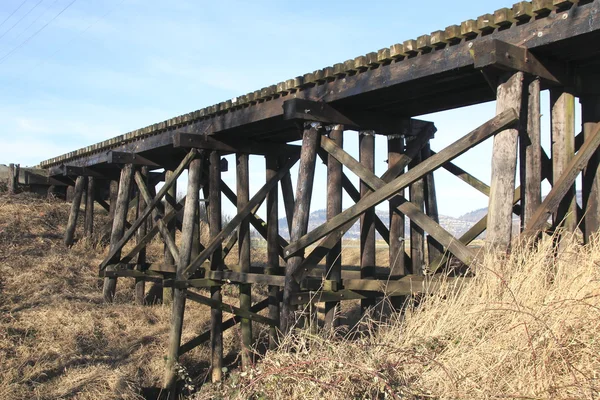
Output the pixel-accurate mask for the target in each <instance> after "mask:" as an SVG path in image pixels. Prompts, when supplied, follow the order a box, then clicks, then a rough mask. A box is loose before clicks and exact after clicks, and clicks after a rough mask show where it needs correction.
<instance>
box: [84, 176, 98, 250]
mask: <svg viewBox="0 0 600 400" xmlns="http://www.w3.org/2000/svg"><path fill="white" fill-rule="evenodd" d="M95 197H96V184H95V181H94V177H93V176H89V177H88V178H87V196H86V202H85V236H87V237H89V238H91V237H92V234H93V233H94V200H95Z"/></svg>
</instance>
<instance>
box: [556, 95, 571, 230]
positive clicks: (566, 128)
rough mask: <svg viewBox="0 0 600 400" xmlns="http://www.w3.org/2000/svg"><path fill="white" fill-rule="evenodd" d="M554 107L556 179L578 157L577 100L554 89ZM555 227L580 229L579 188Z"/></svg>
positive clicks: (558, 213) (558, 214)
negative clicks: (578, 213) (576, 150)
mask: <svg viewBox="0 0 600 400" xmlns="http://www.w3.org/2000/svg"><path fill="white" fill-rule="evenodd" d="M550 106H551V108H552V117H551V125H552V176H554V177H555V178H556V179H558V177H559V176H560V175H561V174H562V173H563V172H564V170H565V167H566V166H567V164H568V163H569V161H570V160H571V158H573V156H574V154H575V97H574V96H573V95H572V94H570V93H568V92H566V91H564V90H563V89H560V88H556V89H555V88H553V89H550ZM553 220H554V226H562V227H563V228H564V229H565V230H566V231H568V232H574V231H575V229H576V227H577V204H576V203H575V185H573V187H572V188H571V189H570V190H569V191H568V192H567V194H566V195H565V197H564V198H563V200H562V201H561V203H560V205H559V206H558V210H557V211H556V213H555V214H554V218H553Z"/></svg>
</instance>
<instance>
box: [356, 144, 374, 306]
mask: <svg viewBox="0 0 600 400" xmlns="http://www.w3.org/2000/svg"><path fill="white" fill-rule="evenodd" d="M358 147H359V151H358V156H359V161H360V163H361V164H362V165H363V166H364V167H365V168H366V169H368V170H369V171H371V172H375V135H374V134H373V133H372V132H359V136H358ZM369 193H371V189H370V188H369V186H368V185H367V184H366V183H365V182H363V181H362V180H361V181H360V197H361V198H363V197H365V196H367V195H368V194H369ZM374 271H375V208H371V209H369V210H367V211H366V212H365V213H364V214H363V215H361V217H360V277H361V278H369V277H373V276H374ZM360 304H361V308H362V309H363V310H364V309H366V308H368V307H372V306H374V305H375V300H374V299H363V300H361V302H360Z"/></svg>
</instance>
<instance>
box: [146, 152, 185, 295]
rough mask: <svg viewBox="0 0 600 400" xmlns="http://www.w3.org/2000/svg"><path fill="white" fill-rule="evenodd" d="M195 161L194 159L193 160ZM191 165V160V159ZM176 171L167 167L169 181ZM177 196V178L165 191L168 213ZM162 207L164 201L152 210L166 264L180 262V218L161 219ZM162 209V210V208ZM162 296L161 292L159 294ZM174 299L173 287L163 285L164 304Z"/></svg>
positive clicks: (166, 211)
mask: <svg viewBox="0 0 600 400" xmlns="http://www.w3.org/2000/svg"><path fill="white" fill-rule="evenodd" d="M192 161H193V160H192ZM190 165H191V161H190ZM173 173H174V171H173V170H170V169H167V168H165V179H166V180H167V181H168V180H169V179H170V178H171V177H172V176H173ZM176 197H177V181H176V180H175V181H174V182H173V184H172V185H171V187H170V188H169V190H167V193H165V205H164V213H163V214H166V213H168V212H170V211H171V210H173V208H174V204H175V202H176ZM160 208H162V203H161V204H157V206H156V208H155V209H154V211H153V212H152V215H153V219H154V221H155V223H156V224H157V225H158V230H159V232H160V235H161V236H162V238H163V241H164V247H163V257H164V260H165V264H175V263H177V262H178V260H179V258H180V255H179V250H178V249H177V246H176V245H175V236H176V231H177V221H178V219H179V218H177V217H175V218H173V219H172V220H171V221H169V222H168V223H165V222H163V221H161V220H160V217H161V215H160V211H159V209H160ZM161 211H162V210H161ZM159 297H160V294H159ZM172 300H173V289H172V288H170V287H163V290H162V302H163V304H171V301H172Z"/></svg>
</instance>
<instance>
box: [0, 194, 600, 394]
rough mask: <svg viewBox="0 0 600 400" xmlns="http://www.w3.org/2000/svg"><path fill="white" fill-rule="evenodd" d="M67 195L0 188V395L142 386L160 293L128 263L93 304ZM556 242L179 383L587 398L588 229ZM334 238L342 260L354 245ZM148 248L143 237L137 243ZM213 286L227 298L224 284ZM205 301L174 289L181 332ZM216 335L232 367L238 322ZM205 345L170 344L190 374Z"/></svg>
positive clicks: (596, 350)
mask: <svg viewBox="0 0 600 400" xmlns="http://www.w3.org/2000/svg"><path fill="white" fill-rule="evenodd" d="M68 208H69V206H68V205H67V204H65V203H62V202H55V201H51V202H50V201H47V200H42V199H34V198H31V197H29V196H28V195H26V194H21V195H19V196H16V197H13V198H10V199H9V198H7V197H4V196H2V195H0V365H2V368H1V369H0V399H30V398H34V399H56V398H77V399H98V398H103V399H105V398H106V399H111V398H112V399H135V398H142V397H152V396H155V395H156V392H155V391H152V390H151V389H150V388H155V387H157V386H159V385H160V380H161V377H162V374H163V367H164V355H165V353H166V344H167V338H168V326H169V318H170V309H169V307H165V306H160V305H157V306H148V307H140V306H136V305H135V304H134V299H133V293H134V292H133V282H132V280H131V279H121V280H119V284H118V289H117V294H116V297H115V299H116V301H115V304H114V305H105V304H103V303H102V299H101V282H100V281H99V280H98V279H97V278H96V276H97V265H98V264H99V262H100V261H101V259H102V255H103V254H104V253H105V252H106V249H105V248H104V247H102V246H98V245H95V244H94V242H93V241H89V242H86V241H81V242H79V243H77V244H76V245H75V246H74V247H73V248H72V249H70V250H68V251H67V250H65V248H64V247H63V246H62V243H61V242H62V233H63V231H64V225H65V223H66V216H67V212H68ZM102 222H103V221H102V218H98V225H100V224H101V223H102ZM565 247H566V248H565V250H564V251H563V252H562V253H561V254H560V256H559V257H558V258H554V257H553V254H554V248H553V246H552V241H551V240H545V241H543V242H542V243H541V244H540V246H539V247H538V248H537V250H530V249H528V247H527V246H520V247H516V248H515V250H514V251H513V253H512V254H511V255H510V256H508V257H504V258H500V257H497V256H494V255H488V257H487V259H486V260H485V262H484V263H483V264H482V265H483V266H482V267H480V268H479V269H478V271H477V274H476V277H475V278H473V279H472V280H471V281H469V282H466V281H465V282H462V283H460V284H459V287H458V288H457V287H455V286H451V285H448V287H446V288H445V290H444V291H442V292H438V293H437V294H436V295H431V296H426V297H424V298H422V299H421V301H420V306H419V307H418V308H417V307H409V309H408V310H407V312H406V313H405V314H403V315H402V316H400V315H398V314H395V315H392V316H391V317H390V318H389V319H386V320H385V321H374V320H373V318H371V319H366V318H365V320H363V322H362V325H361V327H360V329H357V330H355V331H352V332H354V334H337V335H329V334H327V333H325V332H320V333H318V334H311V333H309V332H308V331H297V332H296V334H295V336H293V337H292V336H290V337H287V338H285V339H284V341H283V343H282V346H281V349H280V350H278V351H274V352H268V353H267V354H266V356H265V357H264V358H263V359H261V360H260V361H259V362H257V364H256V366H255V368H254V369H252V370H250V371H245V372H240V371H238V370H236V369H235V368H233V370H232V371H231V372H230V373H229V375H228V378H227V380H226V381H225V382H224V383H223V384H221V385H204V386H202V387H201V388H200V390H199V392H198V393H196V394H195V395H194V397H195V398H198V399H204V398H215V397H217V398H219V397H220V398H240V399H242V398H274V399H282V398H286V399H287V398H290V399H301V398H306V399H308V398H321V397H322V398H329V399H334V398H335V399H337V398H440V399H457V398H460V399H465V398H469V399H487V398H489V399H492V398H494V399H496V398H502V399H506V398H522V399H594V398H599V397H600V382H599V380H598V379H600V376H599V375H600V358H599V354H600V340H599V339H598V330H599V329H598V328H599V325H600V270H599V264H598V263H600V243H598V241H597V240H596V241H594V242H593V243H592V244H590V245H588V246H581V245H578V244H577V243H570V244H569V245H568V246H565ZM345 251H346V253H345V254H344V256H345V257H346V258H345V261H344V262H345V263H352V260H353V259H354V258H353V257H355V255H353V254H351V253H350V252H353V251H354V250H353V249H351V248H349V249H346V250H345ZM162 252H163V248H162V245H161V244H160V243H158V242H156V243H152V245H151V246H150V249H149V257H154V258H156V259H158V258H160V257H161V255H162ZM232 253H233V254H235V251H233V252H232ZM256 254H257V256H259V257H260V255H261V254H262V252H261V249H260V248H259V249H257V251H256ZM231 262H235V260H233V259H232V260H231ZM457 289H460V290H457ZM224 290H225V294H226V299H227V301H229V302H231V303H232V304H235V299H234V297H235V295H236V291H235V289H232V288H231V287H230V286H227V287H226V288H225V289H224ZM208 315H209V313H208V309H207V308H206V307H202V306H197V305H195V304H188V306H187V310H186V324H185V331H184V341H185V340H187V339H188V338H191V337H193V336H194V335H195V334H197V333H200V332H202V331H204V330H205V329H206V327H207V325H208ZM255 326H256V329H255V336H257V337H258V336H263V335H264V330H261V328H262V327H260V326H259V325H255ZM357 331H360V334H356V332H357ZM352 332H351V333H352ZM225 349H226V351H227V353H226V364H227V365H228V367H229V368H230V369H231V367H235V365H236V357H237V352H238V349H239V331H238V330H236V329H232V330H229V331H227V332H226V334H225ZM208 359H209V357H208V349H207V347H206V346H201V347H199V348H198V349H195V350H194V351H192V352H190V353H188V354H186V355H185V356H184V357H183V358H182V360H181V363H182V366H183V369H184V370H185V371H186V372H187V373H188V374H189V375H190V376H191V377H192V379H193V381H194V382H193V383H194V384H195V385H197V386H200V384H201V383H202V382H203V381H204V380H205V377H206V372H207V369H208V364H207V360H208Z"/></svg>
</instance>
